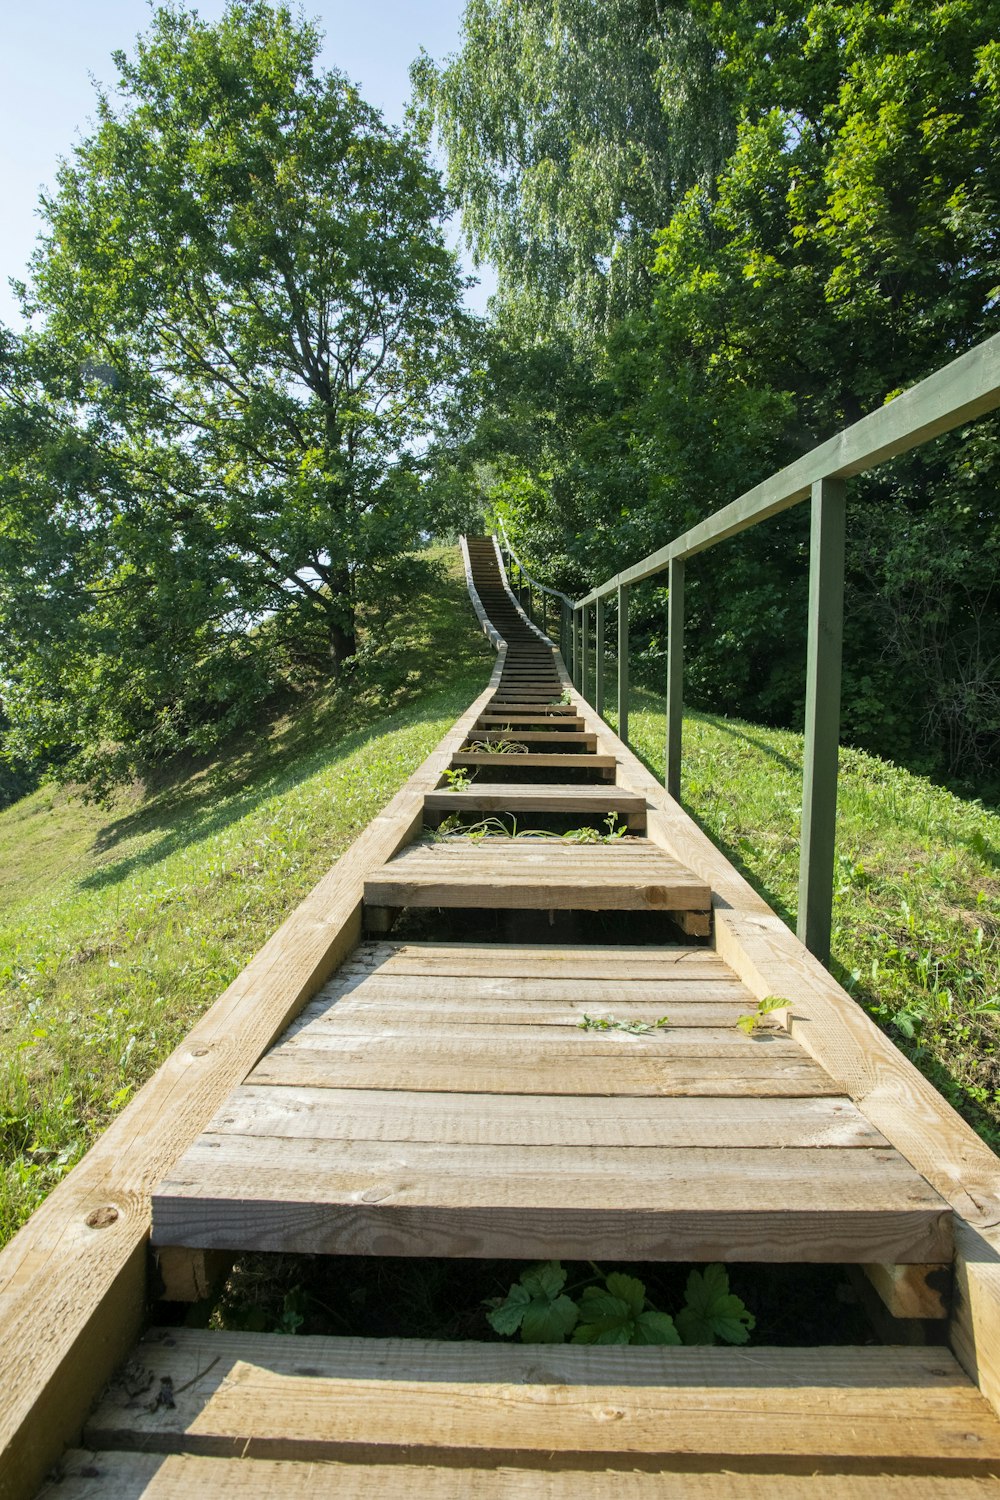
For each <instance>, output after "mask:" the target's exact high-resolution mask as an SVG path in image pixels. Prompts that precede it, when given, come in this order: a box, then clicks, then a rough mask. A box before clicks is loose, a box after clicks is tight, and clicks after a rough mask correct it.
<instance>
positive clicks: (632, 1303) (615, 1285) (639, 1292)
mask: <svg viewBox="0 0 1000 1500" xmlns="http://www.w3.org/2000/svg"><path fill="white" fill-rule="evenodd" d="M605 1286H606V1287H607V1289H608V1291H609V1292H610V1293H611V1295H612V1297H620V1298H621V1300H622V1301H623V1302H626V1303H627V1304H628V1306H629V1307H630V1309H631V1311H632V1316H633V1317H636V1318H637V1317H638V1316H639V1314H640V1313H641V1312H642V1310H643V1308H644V1307H645V1305H646V1288H645V1286H644V1285H643V1283H642V1282H641V1281H640V1280H639V1278H638V1277H637V1276H623V1275H622V1273H621V1272H620V1271H612V1272H611V1275H610V1276H609V1277H608V1278H607V1281H606V1282H605Z"/></svg>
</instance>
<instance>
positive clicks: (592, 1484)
mask: <svg viewBox="0 0 1000 1500" xmlns="http://www.w3.org/2000/svg"><path fill="white" fill-rule="evenodd" d="M485 1456H486V1459H487V1466H485V1467H484V1465H483V1463H482V1459H481V1456H480V1455H479V1454H477V1455H476V1456H475V1462H474V1465H469V1466H466V1465H465V1464H459V1465H456V1464H454V1463H449V1464H447V1465H445V1466H442V1465H440V1464H437V1463H434V1462H432V1461H428V1462H422V1463H412V1462H411V1463H405V1462H395V1461H393V1462H388V1463H380V1462H378V1461H377V1460H376V1461H373V1462H370V1463H358V1462H355V1463H351V1462H343V1463H341V1462H338V1461H337V1460H332V1459H321V1460H319V1461H317V1462H315V1463H309V1462H297V1461H295V1460H293V1459H285V1460H282V1459H255V1458H202V1457H199V1456H197V1455H193V1454H185V1453H165V1454H160V1453H129V1452H113V1453H111V1452H103V1453H93V1452H86V1451H81V1450H76V1451H74V1452H73V1453H70V1454H69V1455H67V1459H66V1462H65V1464H64V1465H63V1468H62V1478H61V1480H60V1483H59V1489H58V1491H56V1492H55V1494H54V1495H53V1497H52V1500H205V1497H208V1496H211V1497H212V1500H275V1497H277V1496H280V1497H281V1500H388V1497H392V1496H394V1495H408V1496H413V1497H414V1500H608V1495H609V1493H610V1492H612V1491H613V1493H614V1496H615V1500H991V1497H993V1496H995V1494H996V1481H995V1480H994V1479H992V1478H975V1477H970V1476H968V1475H964V1474H962V1475H960V1474H955V1473H948V1474H946V1475H942V1474H927V1473H925V1474H912V1473H906V1474H900V1473H896V1474H889V1473H886V1472H885V1468H886V1466H885V1463H884V1461H883V1462H882V1463H881V1464H880V1472H879V1473H878V1475H876V1476H874V1477H873V1476H871V1475H867V1474H863V1473H860V1472H856V1468H857V1466H856V1465H852V1472H851V1473H850V1474H847V1475H845V1474H843V1473H839V1474H834V1473H829V1472H826V1470H827V1468H828V1467H829V1466H828V1465H824V1466H823V1469H822V1470H821V1471H820V1472H819V1473H816V1474H804V1473H803V1474H788V1473H784V1474H764V1475H761V1474H753V1473H749V1472H748V1473H742V1472H741V1473H740V1474H738V1475H736V1474H734V1473H733V1469H732V1463H731V1461H727V1466H726V1469H725V1470H724V1471H722V1472H719V1473H698V1472H680V1471H678V1470H676V1469H675V1470H672V1471H671V1472H670V1473H669V1475H666V1476H664V1475H663V1474H661V1473H659V1472H657V1471H656V1470H654V1471H652V1472H643V1471H642V1470H641V1469H640V1468H639V1467H638V1463H639V1462H640V1460H638V1459H634V1458H632V1457H631V1456H630V1455H628V1454H625V1455H623V1457H622V1460H621V1467H620V1468H612V1467H611V1463H610V1462H609V1460H608V1459H606V1458H605V1457H604V1456H603V1455H601V1456H600V1457H599V1458H597V1459H595V1460H594V1462H593V1465H592V1466H589V1467H584V1464H583V1462H575V1463H572V1464H567V1465H566V1466H565V1467H563V1466H562V1465H560V1467H559V1468H554V1467H553V1464H554V1462H555V1460H554V1459H550V1458H546V1459H545V1460H544V1466H542V1465H541V1464H540V1465H539V1466H537V1467H529V1466H526V1463H525V1459H524V1457H523V1456H522V1455H520V1454H518V1453H501V1452H496V1451H494V1452H491V1453H488V1454H486V1455H485ZM907 1467H910V1466H909V1465H907ZM657 1469H658V1466H657Z"/></svg>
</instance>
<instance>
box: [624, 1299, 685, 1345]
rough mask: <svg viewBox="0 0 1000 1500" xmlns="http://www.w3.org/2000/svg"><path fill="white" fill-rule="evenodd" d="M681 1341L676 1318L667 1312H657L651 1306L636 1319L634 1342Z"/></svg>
mask: <svg viewBox="0 0 1000 1500" xmlns="http://www.w3.org/2000/svg"><path fill="white" fill-rule="evenodd" d="M680 1341H681V1336H680V1334H679V1333H678V1332H677V1329H676V1328H675V1327H674V1320H673V1318H671V1317H670V1316H669V1314H667V1313H664V1312H657V1311H656V1309H655V1308H654V1307H651V1308H650V1309H649V1311H648V1312H644V1313H640V1314H639V1316H638V1317H637V1318H636V1320H635V1333H634V1334H633V1336H632V1342H633V1344H679V1343H680Z"/></svg>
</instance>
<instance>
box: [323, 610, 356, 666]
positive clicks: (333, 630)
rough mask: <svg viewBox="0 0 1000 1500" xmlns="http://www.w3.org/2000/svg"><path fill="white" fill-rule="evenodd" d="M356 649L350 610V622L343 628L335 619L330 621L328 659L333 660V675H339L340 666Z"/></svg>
mask: <svg viewBox="0 0 1000 1500" xmlns="http://www.w3.org/2000/svg"><path fill="white" fill-rule="evenodd" d="M357 650H358V638H357V635H356V633H355V628H354V612H353V610H352V612H351V623H350V625H349V626H348V627H347V628H346V629H345V628H344V626H343V625H341V624H339V623H338V622H337V621H336V620H331V622H330V660H331V661H332V662H333V675H334V676H335V677H339V676H340V672H341V668H342V667H343V665H344V663H345V661H347V660H348V658H349V657H352V656H356V655H357Z"/></svg>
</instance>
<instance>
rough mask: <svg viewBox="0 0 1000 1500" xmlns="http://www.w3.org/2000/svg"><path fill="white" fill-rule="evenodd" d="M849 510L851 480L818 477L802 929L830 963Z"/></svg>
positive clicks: (812, 543) (813, 538) (811, 548)
mask: <svg viewBox="0 0 1000 1500" xmlns="http://www.w3.org/2000/svg"><path fill="white" fill-rule="evenodd" d="M846 513H847V486H846V484H845V482H844V481H843V480H842V479H818V480H817V481H816V483H815V484H814V485H813V487H812V524H811V528H810V534H809V647H808V655H807V661H806V722H805V757H804V765H803V784H802V840H801V844H800V848H799V918H798V927H797V932H798V936H799V939H800V940H801V942H802V943H803V944H804V945H805V946H806V947H807V948H808V949H809V951H810V953H814V954H815V955H816V957H817V958H818V959H819V961H820V963H824V964H825V963H827V962H828V960H829V958H830V928H831V920H832V910H833V856H834V848H835V844H836V825H837V750H838V747H839V744H840V660H841V643H842V640H843V634H844V532H845V523H846Z"/></svg>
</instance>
